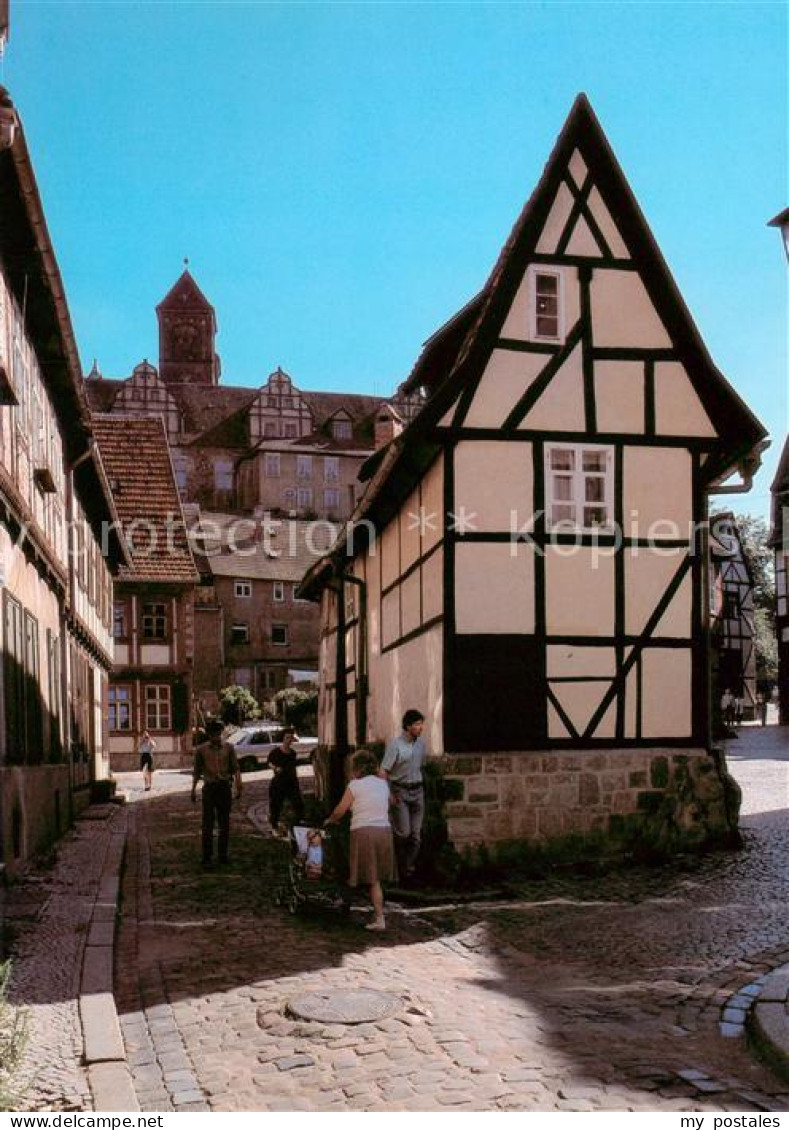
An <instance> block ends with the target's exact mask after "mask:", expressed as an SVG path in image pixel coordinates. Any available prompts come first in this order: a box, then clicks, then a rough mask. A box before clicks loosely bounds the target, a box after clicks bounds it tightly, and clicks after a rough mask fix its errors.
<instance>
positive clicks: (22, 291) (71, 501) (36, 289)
mask: <svg viewBox="0 0 789 1130" xmlns="http://www.w3.org/2000/svg"><path fill="white" fill-rule="evenodd" d="M0 200H1V201H2V206H0V571H1V573H2V597H1V603H2V612H1V615H0V641H1V646H2V653H1V658H2V678H1V680H0V684H1V687H2V694H1V695H0V863H1V864H2V865H3V867H4V868H5V869H6V870H7V871H8V872H13V871H15V870H16V869H18V868H19V867H20V866H21V864H22V863H23V862H24V861H25V860H26V859H28V858H29V857H30V856H31V855H33V854H34V853H35V852H37V851H39V850H41V849H43V848H44V847H46V846H47V845H48V844H49V843H51V842H52V840H54V839H55V838H57V836H58V835H60V834H61V833H62V832H63V831H64V830H65V828H66V827H67V826H68V824H69V822H70V820H71V819H72V817H73V815H74V813H75V811H76V810H78V809H79V808H80V807H82V806H83V805H84V804H86V803H87V802H88V799H89V796H90V790H91V786H92V785H93V783H94V782H95V781H97V780H99V779H101V778H104V777H106V776H107V771H108V756H107V741H106V728H105V722H104V714H105V705H106V699H107V678H108V670H109V667H110V664H111V660H112V638H111V624H112V572H113V571H114V570H116V569H117V568H118V566H119V564H120V563H121V562H122V561H123V560H124V549H123V546H122V542H121V541H120V539H119V538H118V537H117V535H116V534H115V532H113V531H112V529H111V527H112V524H113V521H114V518H115V512H114V508H113V506H112V502H111V497H110V494H109V490H108V486H107V483H106V479H105V476H104V474H103V471H102V468H101V464H100V461H99V460H98V459H97V457H96V454H95V448H94V444H93V438H92V433H91V426H90V419H89V412H88V406H87V403H86V399H85V394H84V389H83V382H82V377H81V370H80V366H79V359H78V356H77V349H76V344H75V341H74V335H73V331H72V328H71V322H70V318H69V313H68V308H67V306H66V301H65V297H64V293H63V285H62V281H61V278H60V274H59V271H58V267H57V263H56V260H55V256H54V252H53V250H52V245H51V243H50V240H49V235H48V232H47V227H46V221H45V218H44V213H43V209H42V206H41V200H40V197H39V195H38V189H37V186H36V182H35V177H34V173H33V168H32V164H31V161H30V155H29V152H28V150H27V145H26V142H25V138H24V133H23V130H22V127H21V123H20V121H19V118H18V115H17V113H16V111H15V109H14V107H13V105H12V103H11V101H10V99H9V97H8V95H7V94H6V92H5V91H2V90H0Z"/></svg>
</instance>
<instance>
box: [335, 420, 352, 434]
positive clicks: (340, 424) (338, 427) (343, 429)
mask: <svg viewBox="0 0 789 1130" xmlns="http://www.w3.org/2000/svg"><path fill="white" fill-rule="evenodd" d="M331 434H332V436H333V437H334V439H352V438H353V425H352V424H351V421H350V420H332V422H331Z"/></svg>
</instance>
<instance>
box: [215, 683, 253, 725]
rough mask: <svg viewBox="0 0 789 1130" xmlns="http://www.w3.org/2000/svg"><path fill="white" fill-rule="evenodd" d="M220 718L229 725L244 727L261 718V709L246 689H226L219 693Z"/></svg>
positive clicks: (235, 687)
mask: <svg viewBox="0 0 789 1130" xmlns="http://www.w3.org/2000/svg"><path fill="white" fill-rule="evenodd" d="M219 717H220V718H221V719H222V721H223V722H224V723H225V724H227V725H233V726H242V725H243V724H244V722H249V721H250V720H251V719H253V718H259V717H260V707H259V706H258V704H257V700H256V699H255V697H254V696H253V695H252V694H250V692H249V691H248V690H247V688H246V687H239V686H232V687H225V688H224V690H221V691H220V692H219Z"/></svg>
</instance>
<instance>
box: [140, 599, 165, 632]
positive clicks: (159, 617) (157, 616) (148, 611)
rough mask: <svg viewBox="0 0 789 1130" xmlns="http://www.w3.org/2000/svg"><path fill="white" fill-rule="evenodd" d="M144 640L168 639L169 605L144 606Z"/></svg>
mask: <svg viewBox="0 0 789 1130" xmlns="http://www.w3.org/2000/svg"><path fill="white" fill-rule="evenodd" d="M142 638H143V639H144V640H166V639H167V605H166V604H158V603H155V604H154V603H151V604H143V606H142Z"/></svg>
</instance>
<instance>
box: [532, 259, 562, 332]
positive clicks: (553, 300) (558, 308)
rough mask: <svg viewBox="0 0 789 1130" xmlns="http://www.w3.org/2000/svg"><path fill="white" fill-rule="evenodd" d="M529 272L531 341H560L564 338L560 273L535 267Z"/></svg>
mask: <svg viewBox="0 0 789 1130" xmlns="http://www.w3.org/2000/svg"><path fill="white" fill-rule="evenodd" d="M529 274H530V286H529V318H530V325H529V336H530V338H531V340H532V341H562V340H563V339H564V324H563V323H564V294H563V288H562V283H563V279H562V273H561V271H555V270H550V269H548V268H543V267H539V268H536V267H535V268H532V269H531V270H530V272H529Z"/></svg>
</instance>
